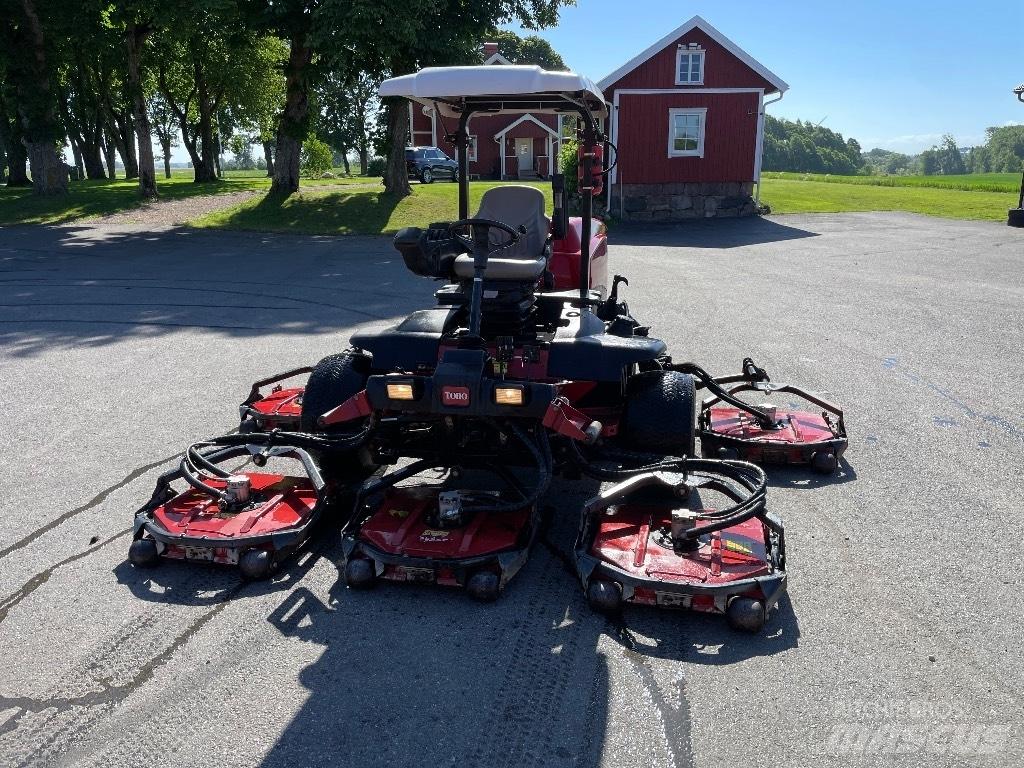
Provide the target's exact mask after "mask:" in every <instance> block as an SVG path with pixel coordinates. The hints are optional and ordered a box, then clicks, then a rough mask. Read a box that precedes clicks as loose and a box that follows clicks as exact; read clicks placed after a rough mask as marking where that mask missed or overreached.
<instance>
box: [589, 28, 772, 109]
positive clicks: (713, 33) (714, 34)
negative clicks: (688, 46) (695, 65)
mask: <svg viewBox="0 0 1024 768" xmlns="http://www.w3.org/2000/svg"><path fill="white" fill-rule="evenodd" d="M698 27H699V28H700V29H701V31H703V32H705V33H706V34H707V35H708V37H710V38H711V39H712V40H714V41H715V42H716V43H718V44H719V45H720V46H722V47H723V48H725V50H727V51H728V52H729V53H731V54H732V55H733V56H735V57H736V58H737V59H739V60H740V61H742V62H743V63H744V64H746V65H747V66H748V67H750V68H751V69H752V70H754V71H755V72H757V74H759V75H760V76H761V77H763V78H764V79H765V80H767V81H768V82H769V83H771V84H772V85H774V86H775V87H776V88H777V89H778V90H779V92H780V93H785V92H786V91H788V90H789V85H788V84H787V83H786V81H785V80H783V79H782V78H781V77H779V76H778V75H776V74H775V73H774V72H772V71H771V70H770V69H768V68H767V67H766V66H764V65H763V64H761V63H760V62H759V61H757V60H756V59H755V58H753V57H752V56H751V55H750V54H749V53H747V52H746V51H744V50H743V49H742V48H740V47H739V46H738V45H736V43H734V42H733V41H732V40H730V39H729V38H728V37H726V36H725V35H723V34H722V33H721V32H719V31H718V30H717V29H715V28H714V27H713V26H711V25H710V24H709V23H708V22H707V21H705V20H704V19H703V18H701V17H700V16H694V17H693V18H692V19H690V20H689V21H687V22H686V23H685V24H683V25H682V26H680V27H677V28H676V29H674V30H672V31H671V32H669V33H668V34H667V35H665V36H664V37H663V38H661V40H659V41H658V42H656V43H655V44H654V45H652V46H651V47H650V48H648V49H647V50H645V51H643V52H642V53H641V54H639V55H638V56H634V57H633V58H632V59H630V60H629V61H627V62H626V63H625V64H623V65H622V66H621V67H619V68H618V69H616V70H615V71H614V72H612V73H611V74H610V75H608V76H606V77H604V78H602V79H601V80H599V81H598V82H597V86H598V88H601V89H604V88H608V87H610V86H611V85H613V84H614V83H615V81H616V80H618V79H619V78H620V77H622V76H623V75H625V74H628V73H629V72H632V71H633V70H634V69H636V68H637V67H639V66H640V65H641V64H643V63H644V62H645V61H647V60H648V59H650V58H651V57H652V56H654V55H655V54H656V53H659V52H660V51H663V50H665V48H667V47H668V46H669V45H671V44H672V43H674V42H675V41H676V40H678V39H679V38H680V37H682V36H683V35H685V34H686V33H687V32H690V31H691V30H693V29H696V28H698Z"/></svg>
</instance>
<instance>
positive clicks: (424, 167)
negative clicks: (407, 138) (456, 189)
mask: <svg viewBox="0 0 1024 768" xmlns="http://www.w3.org/2000/svg"><path fill="white" fill-rule="evenodd" d="M405 167H406V169H407V170H408V171H409V177H410V178H413V179H419V180H420V181H422V182H423V183H424V184H430V183H432V182H433V181H434V179H451V180H452V181H458V180H459V164H458V163H457V162H455V161H454V160H452V159H451V158H450V157H448V155H446V154H445V153H444V152H442V151H441V150H440V149H438V148H437V147H409V148H408V149H406V150H405Z"/></svg>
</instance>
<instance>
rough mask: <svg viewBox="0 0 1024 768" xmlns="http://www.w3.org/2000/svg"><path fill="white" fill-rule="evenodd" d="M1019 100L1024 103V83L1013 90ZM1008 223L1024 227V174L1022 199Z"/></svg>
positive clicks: (1021, 181) (1011, 213)
mask: <svg viewBox="0 0 1024 768" xmlns="http://www.w3.org/2000/svg"><path fill="white" fill-rule="evenodd" d="M1013 92H1014V94H1015V95H1016V96H1017V100H1018V101H1020V102H1021V103H1024V83H1021V84H1020V85H1018V86H1017V87H1016V88H1014V89H1013ZM1006 223H1007V224H1009V225H1010V226H1011V227H1024V172H1022V173H1021V175H1020V199H1019V200H1018V202H1017V207H1016V208H1011V209H1010V210H1009V212H1008V214H1007V218H1006Z"/></svg>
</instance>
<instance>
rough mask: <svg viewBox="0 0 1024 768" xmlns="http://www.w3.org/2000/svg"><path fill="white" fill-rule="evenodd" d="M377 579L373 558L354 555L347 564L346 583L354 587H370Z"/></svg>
mask: <svg viewBox="0 0 1024 768" xmlns="http://www.w3.org/2000/svg"><path fill="white" fill-rule="evenodd" d="M376 581H377V571H376V569H375V568H374V566H373V561H372V560H367V559H365V558H362V557H354V558H352V559H351V560H349V561H348V563H347V564H346V565H345V583H346V584H348V585H349V586H350V587H352V589H369V588H370V587H372V586H373V585H374V583H376Z"/></svg>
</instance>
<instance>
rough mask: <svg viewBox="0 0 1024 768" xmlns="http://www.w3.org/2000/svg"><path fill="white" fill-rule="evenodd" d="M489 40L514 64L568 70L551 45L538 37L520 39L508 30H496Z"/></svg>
mask: <svg viewBox="0 0 1024 768" xmlns="http://www.w3.org/2000/svg"><path fill="white" fill-rule="evenodd" d="M487 40H488V41H490V42H495V43H497V44H498V51H499V52H500V53H501V55H502V56H504V57H505V58H506V59H508V60H509V61H510V62H512V63H513V64H536V65H537V66H538V67H540V68H541V69H549V70H567V69H568V67H567V66H566V65H565V62H564V61H563V60H562V57H561V56H560V55H559V54H558V52H557V51H556V50H555V49H554V48H552V47H551V43H549V42H548V41H547V40H545V39H544V38H543V37H540V36H538V35H527V36H526V37H520V36H519V35H517V34H516V33H515V32H512V31H511V30H508V29H494V30H491V31H490V32H488V33H487Z"/></svg>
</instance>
